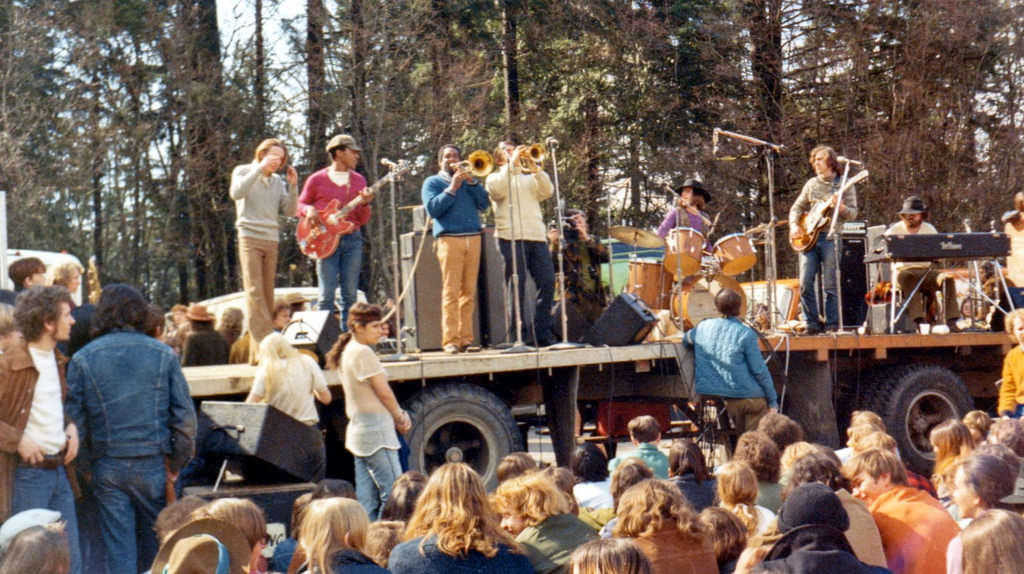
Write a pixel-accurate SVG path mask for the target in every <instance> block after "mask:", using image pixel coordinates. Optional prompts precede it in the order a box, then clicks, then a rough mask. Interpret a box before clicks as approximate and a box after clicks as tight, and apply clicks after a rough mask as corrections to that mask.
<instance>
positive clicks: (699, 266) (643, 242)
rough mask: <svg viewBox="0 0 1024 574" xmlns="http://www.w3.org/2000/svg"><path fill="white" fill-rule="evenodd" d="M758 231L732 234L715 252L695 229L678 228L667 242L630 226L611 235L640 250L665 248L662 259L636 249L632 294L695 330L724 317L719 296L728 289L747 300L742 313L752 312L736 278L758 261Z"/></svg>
mask: <svg viewBox="0 0 1024 574" xmlns="http://www.w3.org/2000/svg"><path fill="white" fill-rule="evenodd" d="M755 232H763V230H758V229H757V228H755V229H752V230H751V231H748V232H747V233H732V234H729V235H726V236H724V237H722V238H721V239H719V240H718V241H716V242H715V243H714V244H713V245H712V246H711V248H710V249H708V241H707V239H706V238H705V237H704V234H703V233H701V232H700V231H697V230H696V229H693V228H690V227H677V228H675V229H673V230H671V231H670V232H669V234H668V237H666V238H665V239H662V238H661V237H659V236H658V235H657V234H655V233H653V232H651V231H647V230H644V229H637V228H635V227H626V226H618V227H612V228H611V229H610V230H609V235H611V236H612V237H613V238H615V239H618V240H619V241H621V242H623V243H626V244H628V245H632V246H633V247H634V249H635V248H645V249H654V248H660V247H663V248H664V249H665V257H664V259H661V260H658V259H640V258H637V257H636V253H635V251H634V254H633V255H632V256H631V258H630V261H629V278H628V282H627V284H626V291H627V292H629V293H633V294H635V295H636V296H637V297H638V298H640V299H641V300H642V301H643V302H644V303H646V304H647V306H648V307H650V308H651V309H655V310H657V309H669V310H670V312H671V314H672V319H673V321H674V322H676V323H677V324H679V325H680V326H681V327H682V328H683V329H690V328H693V327H694V326H695V325H696V324H697V323H699V322H701V321H703V320H704V319H708V318H711V317H717V316H719V313H718V311H717V310H716V309H715V295H716V294H717V293H718V292H719V291H721V290H722V289H725V288H729V289H732V290H733V291H736V292H737V293H739V295H740V297H741V298H742V300H743V304H742V306H741V310H740V313H741V314H745V313H746V309H747V297H746V294H745V293H744V292H743V289H742V287H741V286H740V284H739V282H738V281H737V280H736V279H734V277H735V276H736V275H739V274H741V273H744V272H745V271H747V270H749V269H750V268H751V267H753V266H754V265H755V264H756V263H757V250H756V248H755V247H754V241H753V240H752V239H751V235H752V234H753V233H755Z"/></svg>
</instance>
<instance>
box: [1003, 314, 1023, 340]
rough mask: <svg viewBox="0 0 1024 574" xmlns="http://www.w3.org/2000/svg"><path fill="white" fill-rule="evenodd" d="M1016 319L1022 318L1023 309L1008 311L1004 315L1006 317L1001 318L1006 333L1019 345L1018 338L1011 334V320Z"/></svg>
mask: <svg viewBox="0 0 1024 574" xmlns="http://www.w3.org/2000/svg"><path fill="white" fill-rule="evenodd" d="M1017 319H1021V320H1024V309H1014V310H1013V311H1010V312H1009V313H1008V314H1007V315H1006V318H1005V319H1003V325H1004V328H1005V329H1006V334H1007V335H1009V336H1010V339H1011V340H1012V341H1013V342H1014V343H1017V344H1018V345H1019V344H1021V342H1020V340H1019V339H1017V336H1016V335H1014V334H1013V322H1014V321H1016V320H1017Z"/></svg>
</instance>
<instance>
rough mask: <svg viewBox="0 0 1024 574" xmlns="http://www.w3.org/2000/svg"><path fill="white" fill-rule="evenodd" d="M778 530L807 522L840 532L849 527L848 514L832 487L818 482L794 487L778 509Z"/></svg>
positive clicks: (783, 530)
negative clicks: (829, 527)
mask: <svg viewBox="0 0 1024 574" xmlns="http://www.w3.org/2000/svg"><path fill="white" fill-rule="evenodd" d="M778 524H779V530H780V531H781V532H789V531H790V530H792V529H794V528H796V527H798V526H804V525H807V524H824V525H826V526H831V527H833V528H835V529H837V530H839V531H840V532H843V531H845V530H846V529H847V528H849V527H850V516H849V515H848V514H846V509H844V508H843V503H842V502H841V501H840V500H839V497H838V496H836V493H834V492H832V489H831V488H829V487H827V486H825V485H824V484H822V483H820V482H811V483H807V484H801V485H800V486H798V487H796V488H795V489H794V490H793V492H792V493H790V495H789V498H787V499H786V502H785V503H783V505H782V508H780V509H779V522H778Z"/></svg>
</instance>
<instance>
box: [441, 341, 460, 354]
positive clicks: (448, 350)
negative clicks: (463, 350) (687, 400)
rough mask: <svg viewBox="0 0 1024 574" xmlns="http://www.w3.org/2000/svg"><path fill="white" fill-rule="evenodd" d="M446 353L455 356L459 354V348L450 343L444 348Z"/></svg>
mask: <svg viewBox="0 0 1024 574" xmlns="http://www.w3.org/2000/svg"><path fill="white" fill-rule="evenodd" d="M444 352H445V353H448V354H449V355H455V354H457V353H458V352H459V347H458V346H457V345H456V344H455V343H448V344H447V345H445V346H444Z"/></svg>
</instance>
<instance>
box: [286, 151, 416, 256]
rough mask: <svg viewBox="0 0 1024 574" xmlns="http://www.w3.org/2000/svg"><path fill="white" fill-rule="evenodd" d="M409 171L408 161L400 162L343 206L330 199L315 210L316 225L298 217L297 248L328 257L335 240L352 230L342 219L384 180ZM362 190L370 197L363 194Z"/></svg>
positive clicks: (382, 183) (335, 243)
mask: <svg viewBox="0 0 1024 574" xmlns="http://www.w3.org/2000/svg"><path fill="white" fill-rule="evenodd" d="M408 171H409V164H407V163H406V162H400V163H399V164H398V167H396V168H395V169H393V170H392V171H391V172H390V173H388V174H387V175H385V176H384V177H382V178H380V179H379V180H377V182H376V183H374V184H373V185H372V186H370V187H369V188H367V189H366V190H365V191H364V192H362V193H360V194H359V195H357V196H356V197H354V198H352V199H351V200H350V201H349V202H348V203H346V204H345V205H344V206H342V205H341V202H340V201H338V200H337V199H332V200H331V202H330V203H328V204H327V207H325V208H323V209H321V210H319V211H317V215H318V216H319V220H320V221H319V222H318V223H317V224H315V225H310V224H309V220H308V219H307V218H305V217H300V218H299V224H298V225H297V226H296V227H295V237H296V239H298V243H299V251H301V252H302V254H303V255H306V256H307V257H312V258H314V259H323V258H325V257H329V256H330V255H331V254H332V253H334V251H335V250H336V249H337V248H338V242H339V241H341V238H342V236H345V235H348V234H349V233H352V231H353V230H354V229H355V227H356V224H355V223H352V222H351V221H348V220H347V219H345V218H346V217H348V214H350V213H352V210H353V209H355V208H357V207H359V206H360V205H363V204H364V203H367V202H369V201H371V200H372V199H373V197H374V196H375V195H376V194H377V192H378V191H379V190H380V188H381V187H383V186H384V185H385V184H386V183H388V182H390V181H391V180H393V179H397V178H398V177H399V176H401V175H403V174H405V173H406V172H408ZM364 194H365V196H369V197H364Z"/></svg>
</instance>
